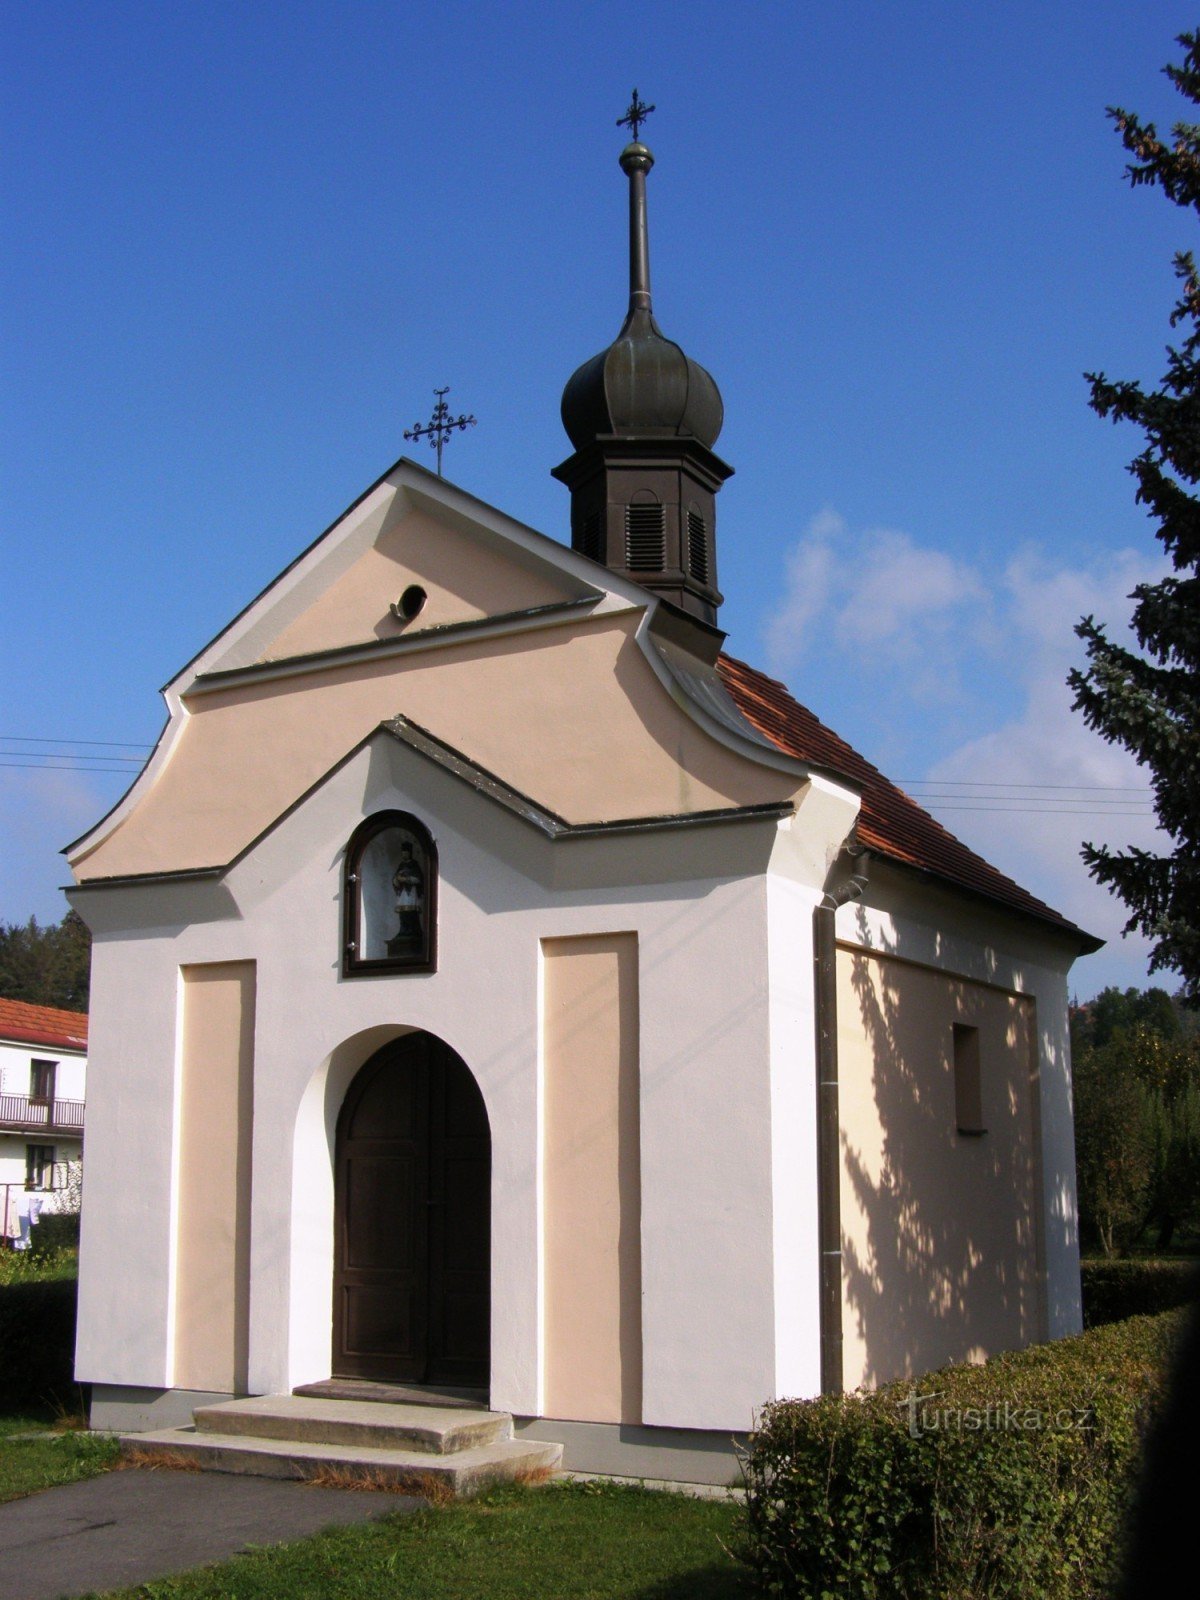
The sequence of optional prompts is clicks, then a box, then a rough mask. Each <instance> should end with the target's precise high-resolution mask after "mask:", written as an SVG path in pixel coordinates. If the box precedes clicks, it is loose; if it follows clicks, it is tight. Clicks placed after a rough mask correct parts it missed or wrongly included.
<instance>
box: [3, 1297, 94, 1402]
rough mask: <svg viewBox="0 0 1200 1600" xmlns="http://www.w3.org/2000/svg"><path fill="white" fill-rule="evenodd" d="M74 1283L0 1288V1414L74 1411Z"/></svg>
mask: <svg viewBox="0 0 1200 1600" xmlns="http://www.w3.org/2000/svg"><path fill="white" fill-rule="evenodd" d="M76 1290H77V1284H76V1281H75V1279H74V1278H73V1277H71V1278H58V1279H49V1280H45V1279H42V1280H39V1279H37V1278H29V1279H20V1278H18V1279H16V1280H14V1281H12V1282H9V1283H0V1408H2V1409H4V1410H6V1411H31V1410H41V1409H43V1408H46V1407H54V1406H64V1407H67V1408H71V1407H73V1405H74V1403H75V1377H74V1373H75V1298H76Z"/></svg>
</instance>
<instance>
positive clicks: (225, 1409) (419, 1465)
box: [121, 1394, 562, 1494]
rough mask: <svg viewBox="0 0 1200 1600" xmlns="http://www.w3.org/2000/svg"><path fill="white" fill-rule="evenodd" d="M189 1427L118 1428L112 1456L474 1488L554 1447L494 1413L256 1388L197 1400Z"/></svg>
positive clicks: (541, 1465) (529, 1465)
mask: <svg viewBox="0 0 1200 1600" xmlns="http://www.w3.org/2000/svg"><path fill="white" fill-rule="evenodd" d="M193 1415H194V1418H195V1425H194V1426H193V1427H190V1428H163V1429H159V1430H157V1431H155V1432H152V1433H133V1434H126V1435H124V1436H123V1437H122V1439H121V1451H122V1454H124V1455H126V1456H128V1457H130V1458H132V1459H136V1458H137V1457H138V1456H139V1455H142V1456H147V1455H149V1456H157V1457H160V1458H161V1457H162V1456H164V1455H165V1456H169V1457H174V1458H175V1459H176V1460H178V1461H179V1463H180V1465H183V1464H185V1463H188V1464H192V1465H195V1466H198V1467H201V1468H204V1469H207V1470H211V1471H215V1472H241V1473H247V1474H249V1475H250V1476H253V1477H264V1478H312V1477H316V1476H321V1475H324V1476H329V1475H331V1474H332V1475H334V1476H336V1477H339V1478H341V1479H343V1480H350V1479H356V1478H357V1479H359V1480H361V1481H363V1482H366V1483H374V1484H379V1485H381V1486H382V1485H384V1484H389V1485H400V1486H404V1487H409V1488H412V1489H413V1490H414V1491H415V1492H417V1493H420V1492H421V1489H422V1487H424V1488H426V1489H431V1488H433V1487H434V1486H436V1485H443V1486H444V1487H445V1488H446V1489H448V1490H450V1491H451V1492H452V1493H454V1494H474V1493H477V1492H478V1491H479V1490H480V1489H484V1488H487V1487H489V1486H491V1485H492V1484H496V1483H511V1482H519V1481H521V1480H523V1479H524V1480H535V1479H540V1478H542V1477H545V1476H547V1475H548V1474H549V1473H551V1472H553V1471H555V1470H556V1469H557V1468H558V1466H559V1464H560V1462H561V1460H562V1446H561V1445H557V1444H543V1443H540V1442H535V1441H531V1440H517V1439H514V1438H513V1437H512V1417H511V1416H510V1415H509V1414H508V1413H507V1412H503V1411H485V1410H482V1409H479V1410H472V1409H468V1408H466V1407H463V1406H453V1407H451V1406H426V1405H397V1404H394V1403H392V1402H384V1401H371V1400H328V1399H322V1398H318V1397H313V1396H308V1395H294V1394H292V1395H282V1394H277V1395H262V1396H253V1397H251V1398H249V1399H246V1400H226V1401H222V1402H221V1403H219V1404H216V1405H208V1406H198V1407H197V1408H196V1411H195V1412H194V1413H193Z"/></svg>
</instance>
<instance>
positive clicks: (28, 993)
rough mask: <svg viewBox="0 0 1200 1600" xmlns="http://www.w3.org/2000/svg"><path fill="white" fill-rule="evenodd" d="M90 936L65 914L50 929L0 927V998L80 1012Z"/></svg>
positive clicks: (79, 921) (84, 996) (29, 925)
mask: <svg viewBox="0 0 1200 1600" xmlns="http://www.w3.org/2000/svg"><path fill="white" fill-rule="evenodd" d="M91 959H92V936H91V934H90V933H89V932H88V930H87V927H86V925H85V924H84V922H83V919H82V918H81V917H80V916H79V914H78V913H77V912H75V911H68V912H67V914H66V916H65V917H64V918H63V919H62V921H61V922H60V923H58V924H57V925H56V926H50V927H45V928H44V927H42V926H41V925H40V924H39V922H38V920H37V918H36V917H30V919H29V921H28V922H26V923H20V922H12V923H0V995H3V997H4V998H5V999H6V1000H25V1001H27V1002H28V1003H29V1004H30V1005H36V1006H62V1007H63V1008H64V1009H65V1010H67V1011H86V1010H87V1007H88V979H89V975H90V972H91Z"/></svg>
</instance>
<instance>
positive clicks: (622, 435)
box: [553, 89, 733, 625]
mask: <svg viewBox="0 0 1200 1600" xmlns="http://www.w3.org/2000/svg"><path fill="white" fill-rule="evenodd" d="M653 109H654V107H653V106H646V105H643V104H642V103H641V102H640V101H639V100H638V94H637V90H636V89H635V90H634V91H633V104H632V105H631V106H630V108H629V111H628V112H627V113H626V115H625V116H624V117H622V118H621V119H620V122H619V123H618V126H623V125H626V124H627V125H628V126H629V127H630V129H631V130H632V133H633V142H632V143H631V144H627V145H626V146H625V148H624V150H622V152H621V167H622V169H623V170H624V172H625V174H626V175H627V177H628V178H629V313H628V315H627V316H626V318H625V323H624V326H623V327H622V328H621V331H620V333H619V334H618V335H617V337H616V339H615V340H614V341H613V343H612V344H610V345H609V347H608V349H607V350H602V351H601V352H600V354H599V355H597V356H593V357H592V359H591V360H590V361H585V362H584V364H583V366H581V367H580V368H579V370H578V371H577V372H576V373H575V374H574V376H573V377H572V378H571V379H570V381H569V382H568V384H567V386H566V388H565V389H564V390H563V398H562V420H563V426H564V427H565V428H566V430H567V434H568V436H569V437H570V440H571V443H572V444H573V445H574V446H575V453H574V455H572V456H570V457H569V458H568V459H567V460H566V461H564V462H563V463H562V465H561V466H558V467H555V468H554V469H553V470H554V476H555V477H556V478H557V479H559V481H560V482H561V483H565V484H566V486H567V488H568V489H570V491H571V544H572V546H573V548H574V549H576V550H579V551H581V552H582V554H584V555H586V556H590V557H591V558H592V559H593V560H594V561H601V562H603V563H604V565H605V566H607V567H611V568H612V570H613V571H614V572H619V573H621V574H622V575H623V576H624V577H628V578H632V579H633V580H634V582H636V583H640V584H641V585H642V586H643V587H644V588H646V589H651V590H653V591H654V593H655V594H657V595H660V596H661V597H662V598H663V599H664V600H666V601H668V602H669V603H670V604H672V605H674V606H678V607H679V608H680V609H681V610H683V611H685V612H687V613H689V614H690V615H691V616H693V617H696V618H698V619H699V620H700V621H701V622H704V623H708V624H709V625H715V623H716V620H717V607H718V606H719V605H720V604H721V593H720V591H719V590H718V588H717V547H716V537H715V535H716V504H715V502H716V494H717V490H718V489H719V488H720V487H721V485H722V484H723V483H724V482H725V479H726V478H728V477H730V476H732V473H733V468H732V467H730V466H727V465H726V463H725V462H724V461H722V460H721V458H720V457H719V456H717V455H714V454H713V449H712V447H713V445H714V444H715V443H716V441H717V435H718V434H719V433H720V431H721V423H722V421H723V420H724V415H725V411H724V407H723V406H722V404H721V395H720V392H719V390H718V389H717V386H716V384H715V383H714V382H713V380H712V378H711V377H710V376H709V375H708V373H707V372H705V370H704V368H703V367H702V366H700V365H699V364H698V363H697V362H695V361H693V360H692V359H691V357H690V356H688V355H685V354H684V352H683V351H682V350H681V349H680V348H679V346H678V345H677V344H675V343H674V341H673V340H671V339H667V338H665V337H664V336H663V333H662V331H661V329H660V328H659V326H658V323H657V322H655V320H654V313H653V311H652V310H651V308H650V243H649V235H648V232H647V226H646V174H647V173H648V172H649V171H650V168H651V167H652V166H653V165H654V157H653V156H652V155H651V154H650V151H649V150H648V149H647V148H646V146H645V145H644V144H642V143H640V142H639V140H638V127H639V124H640V123H641V122H642V121H643V120H644V118H645V117H646V116H647V115H648V114H649V112H651V111H653Z"/></svg>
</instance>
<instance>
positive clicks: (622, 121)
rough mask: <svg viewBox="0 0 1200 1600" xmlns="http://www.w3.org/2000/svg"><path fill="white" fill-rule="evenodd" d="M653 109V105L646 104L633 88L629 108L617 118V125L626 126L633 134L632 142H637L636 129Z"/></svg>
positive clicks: (619, 126)
mask: <svg viewBox="0 0 1200 1600" xmlns="http://www.w3.org/2000/svg"><path fill="white" fill-rule="evenodd" d="M653 110H654V107H653V106H648V105H647V104H646V102H645V101H644V100H639V99H638V92H637V90H636V89H635V90H634V91H633V99H632V100H631V101H630V102H629V110H628V111H627V112H626V113H625V115H624V116H623V117H618V118H617V127H618V128H628V129H629V131H630V133H632V134H633V142H634V144H637V142H638V129H639V128H640V127H641V125H642V123H643V122H645V120H646V118H647V117H648V116H649V115H650V113H651V112H652V111H653Z"/></svg>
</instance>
